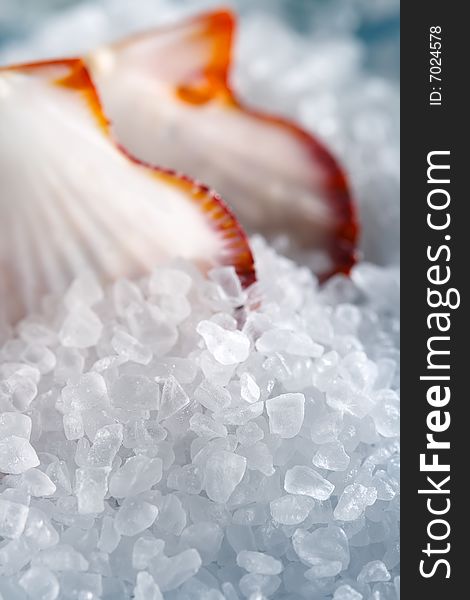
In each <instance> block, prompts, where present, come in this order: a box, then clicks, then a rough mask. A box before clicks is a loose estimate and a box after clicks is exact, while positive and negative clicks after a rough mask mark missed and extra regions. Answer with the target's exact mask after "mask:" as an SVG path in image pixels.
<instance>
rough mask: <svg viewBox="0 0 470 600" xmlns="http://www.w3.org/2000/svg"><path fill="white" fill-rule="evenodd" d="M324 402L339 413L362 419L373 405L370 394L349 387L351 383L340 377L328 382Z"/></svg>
mask: <svg viewBox="0 0 470 600" xmlns="http://www.w3.org/2000/svg"><path fill="white" fill-rule="evenodd" d="M326 402H327V404H328V406H330V407H331V408H332V409H333V410H335V411H338V413H340V414H349V415H353V416H355V417H358V418H359V419H362V418H363V417H365V416H366V415H367V414H369V413H370V411H371V410H372V408H373V406H374V402H373V399H372V396H371V395H370V394H368V393H363V392H361V391H357V390H356V389H355V388H351V384H350V383H347V382H346V381H343V380H342V379H339V378H338V379H335V380H332V381H331V382H330V384H329V385H328V386H327V390H326Z"/></svg>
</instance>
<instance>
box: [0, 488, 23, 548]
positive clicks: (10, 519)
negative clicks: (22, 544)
mask: <svg viewBox="0 0 470 600" xmlns="http://www.w3.org/2000/svg"><path fill="white" fill-rule="evenodd" d="M28 512H29V507H28V506H25V505H24V504H22V503H19V502H14V501H12V500H10V499H8V498H5V497H4V495H2V496H0V536H2V537H4V538H10V539H14V538H19V537H20V535H21V534H22V533H23V530H24V528H25V525H26V519H27V518H28Z"/></svg>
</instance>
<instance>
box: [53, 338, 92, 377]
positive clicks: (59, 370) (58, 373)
mask: <svg viewBox="0 0 470 600" xmlns="http://www.w3.org/2000/svg"><path fill="white" fill-rule="evenodd" d="M56 358H57V364H56V368H55V370H54V379H55V381H57V383H67V381H68V380H69V379H72V378H75V379H77V378H78V377H79V376H80V375H81V373H82V372H83V367H84V365H85V358H84V356H83V354H81V352H80V350H77V349H76V348H64V347H63V346H60V347H59V348H58V349H57V351H56Z"/></svg>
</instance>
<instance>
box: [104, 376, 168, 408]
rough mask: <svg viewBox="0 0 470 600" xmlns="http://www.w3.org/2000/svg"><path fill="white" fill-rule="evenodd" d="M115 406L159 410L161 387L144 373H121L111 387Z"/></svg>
mask: <svg viewBox="0 0 470 600" xmlns="http://www.w3.org/2000/svg"><path fill="white" fill-rule="evenodd" d="M110 396H111V401H112V403H113V404H114V406H117V407H119V408H125V409H126V410H136V409H144V410H157V408H158V406H159V403H160V388H159V386H158V384H157V383H156V382H155V381H152V380H151V379H149V378H148V377H145V376H144V375H121V376H120V377H119V378H118V379H116V381H115V382H114V383H113V385H112V388H111V393H110Z"/></svg>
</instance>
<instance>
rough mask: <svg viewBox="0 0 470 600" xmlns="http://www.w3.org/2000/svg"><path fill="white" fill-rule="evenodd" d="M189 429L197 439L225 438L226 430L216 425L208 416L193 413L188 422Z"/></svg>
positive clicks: (218, 424)
mask: <svg viewBox="0 0 470 600" xmlns="http://www.w3.org/2000/svg"><path fill="white" fill-rule="evenodd" d="M189 428H190V429H191V430H192V431H194V433H195V434H196V435H198V436H199V437H204V438H207V439H213V438H215V437H222V438H224V437H227V428H226V427H225V426H224V425H221V424H220V423H217V422H216V421H214V419H212V418H211V417H209V416H208V415H203V414H202V413H195V414H194V415H193V416H192V417H191V419H190V420H189Z"/></svg>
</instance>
